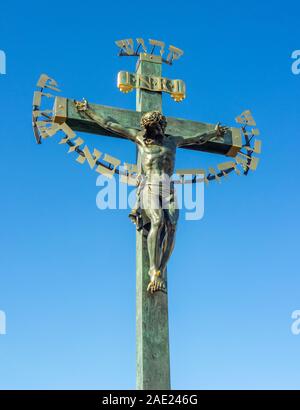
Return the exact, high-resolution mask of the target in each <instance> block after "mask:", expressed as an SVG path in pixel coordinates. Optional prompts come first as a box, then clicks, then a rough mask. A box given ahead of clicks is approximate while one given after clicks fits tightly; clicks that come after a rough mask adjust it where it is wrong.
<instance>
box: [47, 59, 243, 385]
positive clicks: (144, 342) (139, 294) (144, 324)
mask: <svg viewBox="0 0 300 410" xmlns="http://www.w3.org/2000/svg"><path fill="white" fill-rule="evenodd" d="M136 74H137V75H138V76H152V77H161V75H162V59H161V58H160V57H158V56H156V57H155V58H152V56H151V55H147V54H144V53H143V54H140V55H139V59H138V62H137V70H136ZM153 118H154V120H153ZM54 122H57V123H60V122H61V123H64V122H65V123H66V124H67V125H69V126H70V127H71V128H72V130H75V131H81V132H89V133H92V134H97V135H107V136H112V137H117V138H125V139H129V140H131V141H133V142H135V143H136V144H137V146H138V150H137V167H138V174H140V175H142V176H145V177H146V180H147V178H148V181H151V177H152V175H153V174H154V173H159V174H160V173H164V174H167V175H169V176H172V174H173V172H174V165H175V156H176V150H177V147H180V148H187V149H195V150H199V151H205V152H212V153H217V154H223V155H229V156H235V154H236V152H237V150H238V149H240V146H241V141H240V132H239V129H237V128H229V127H221V126H220V125H219V124H207V123H202V122H195V121H189V120H183V119H178V118H172V117H164V116H163V115H162V93H161V92H159V91H150V90H147V89H144V88H137V89H136V111H131V110H124V109H119V108H113V107H107V106H103V105H98V104H90V103H88V102H87V101H86V100H83V102H78V101H72V100H70V99H65V98H61V97H57V98H56V102H55V109H54ZM150 163H151V165H150ZM148 184H149V185H151V182H148ZM172 195H173V194H172ZM172 195H171V205H172V206H174V204H175V200H174V198H173V196H172ZM138 211H140V213H138ZM159 212H160V215H161V216H160V217H159V218H160V220H159V222H157V221H156V219H157V215H158V214H159ZM159 212H158V211H156V210H153V209H142V210H141V208H140V209H138V208H136V209H134V210H133V211H132V212H131V214H130V217H131V219H132V220H133V221H134V222H135V223H136V224H137V231H136V387H137V389H145V390H160V389H170V388H171V383H170V354H169V323H168V294H167V269H166V266H167V262H168V260H169V257H170V255H171V253H172V250H173V247H174V238H175V231H176V225H177V218H178V210H176V212H175V211H174V208H173V209H172V207H171V209H168V210H163V211H162V210H160V211H159ZM139 220H142V224H141V226H140V225H139V223H138V221H139ZM158 224H159V226H156V225H158ZM149 276H150V282H149Z"/></svg>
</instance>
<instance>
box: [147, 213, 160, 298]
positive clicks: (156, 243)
mask: <svg viewBox="0 0 300 410" xmlns="http://www.w3.org/2000/svg"><path fill="white" fill-rule="evenodd" d="M145 213H146V215H147V216H148V218H149V219H150V222H151V228H150V232H149V234H148V237H147V245H148V253H149V262H150V269H149V276H150V283H149V285H148V289H147V290H148V291H150V292H151V293H154V292H156V291H157V290H161V289H163V288H164V287H165V286H164V281H163V278H162V276H161V272H160V270H159V266H160V260H161V251H162V250H161V246H160V245H161V232H162V229H163V228H164V223H165V221H164V213H163V210H162V209H154V208H148V209H145Z"/></svg>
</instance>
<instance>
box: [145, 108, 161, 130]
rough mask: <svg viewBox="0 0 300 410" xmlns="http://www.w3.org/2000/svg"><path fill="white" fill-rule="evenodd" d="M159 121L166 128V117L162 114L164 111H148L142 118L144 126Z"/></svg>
mask: <svg viewBox="0 0 300 410" xmlns="http://www.w3.org/2000/svg"><path fill="white" fill-rule="evenodd" d="M158 122H159V123H160V125H161V126H162V127H163V128H166V126H167V120H166V117H165V116H164V115H162V113H160V112H159V111H150V112H147V113H146V114H144V115H143V116H142V118H141V126H142V127H144V128H146V127H149V126H150V125H152V124H155V123H158Z"/></svg>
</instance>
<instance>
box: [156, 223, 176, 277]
mask: <svg viewBox="0 0 300 410" xmlns="http://www.w3.org/2000/svg"><path fill="white" fill-rule="evenodd" d="M175 234H176V226H173V225H172V224H171V223H170V222H168V227H167V232H166V235H167V237H166V247H165V250H164V252H163V255H162V259H161V264H160V271H161V272H162V274H164V272H165V270H166V267H167V263H168V261H169V259H170V256H171V255H172V252H173V249H174V245H175Z"/></svg>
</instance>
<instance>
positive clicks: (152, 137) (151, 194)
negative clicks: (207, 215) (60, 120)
mask: <svg viewBox="0 0 300 410" xmlns="http://www.w3.org/2000/svg"><path fill="white" fill-rule="evenodd" d="M76 107H77V110H78V111H80V112H81V113H84V114H85V115H86V116H88V117H89V118H90V119H92V120H93V121H95V123H97V124H98V125H99V126H101V127H102V128H104V129H107V130H110V131H113V132H114V133H115V134H118V135H120V137H123V138H126V139H129V140H131V141H133V142H134V143H136V144H137V147H138V150H139V154H140V160H141V164H140V165H141V166H140V175H139V177H138V180H139V183H138V187H137V202H136V205H135V207H134V208H133V209H132V210H131V212H130V214H129V217H130V218H131V220H132V221H133V222H134V223H135V224H136V226H137V229H141V228H142V227H143V226H144V225H145V224H146V222H147V221H149V222H150V230H149V232H148V234H147V247H148V254H149V262H150V268H149V277H150V282H149V285H148V288H147V290H148V291H149V292H151V293H154V292H156V291H159V290H164V289H165V281H164V273H165V270H166V267H167V263H168V260H169V258H170V256H171V254H172V251H173V249H174V242H175V233H176V226H177V221H178V216H179V211H178V207H177V202H176V195H175V189H174V182H173V181H172V179H171V178H172V176H173V173H174V166H175V157H176V149H177V147H180V146H181V145H185V146H186V145H188V144H189V140H188V139H187V138H184V139H183V138H182V137H180V136H178V137H174V136H171V137H169V136H168V134H166V133H165V131H166V127H167V121H166V118H165V116H164V115H162V114H161V113H160V112H159V111H150V112H146V113H144V114H143V115H142V117H141V124H140V125H141V129H140V130H137V129H134V128H125V127H123V126H122V125H120V124H119V123H116V122H112V121H111V120H109V119H106V118H104V117H102V116H101V115H99V114H98V113H97V114H96V113H95V112H94V110H93V109H92V108H91V107H89V104H88V102H87V101H86V100H83V102H80V103H79V102H77V103H76ZM226 130H227V127H223V126H220V125H219V124H217V125H216V127H215V129H214V130H212V131H208V132H206V133H202V134H200V135H194V136H192V137H191V143H192V144H195V139H196V140H197V141H196V142H197V144H204V143H205V142H207V141H210V140H213V139H219V138H223V135H224V133H225V132H226Z"/></svg>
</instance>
